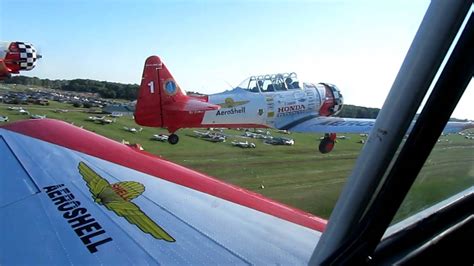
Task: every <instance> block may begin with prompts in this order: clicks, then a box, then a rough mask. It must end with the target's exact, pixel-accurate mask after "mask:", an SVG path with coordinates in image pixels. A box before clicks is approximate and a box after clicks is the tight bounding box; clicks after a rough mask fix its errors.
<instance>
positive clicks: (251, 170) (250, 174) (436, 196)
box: [0, 102, 474, 219]
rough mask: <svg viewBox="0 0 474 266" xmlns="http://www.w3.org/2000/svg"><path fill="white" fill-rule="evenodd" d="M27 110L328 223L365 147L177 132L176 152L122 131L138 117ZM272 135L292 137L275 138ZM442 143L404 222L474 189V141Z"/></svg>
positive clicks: (147, 131) (302, 138)
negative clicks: (219, 139) (106, 120)
mask: <svg viewBox="0 0 474 266" xmlns="http://www.w3.org/2000/svg"><path fill="white" fill-rule="evenodd" d="M8 106H11V105H6V104H0V115H6V116H8V117H9V118H10V121H16V120H20V119H28V117H27V116H24V115H20V114H18V112H17V111H11V110H7V107H8ZM24 107H25V108H26V109H28V110H29V111H30V113H32V114H40V115H46V116H47V117H48V118H55V119H60V120H64V121H66V122H70V123H74V124H75V125H77V126H83V127H84V128H85V129H88V130H90V131H93V132H96V133H98V134H101V135H104V136H106V137H109V138H111V139H114V140H117V141H122V140H126V141H129V142H130V143H140V144H141V145H142V146H143V147H144V149H145V150H146V151H148V152H151V153H154V154H156V155H159V156H162V157H163V158H165V159H167V160H170V161H173V162H175V163H178V164H180V165H184V166H187V167H190V168H192V169H195V170H197V171H199V172H203V173H206V174H208V175H210V176H213V177H216V178H219V179H221V180H224V181H226V182H229V183H232V184H236V185H238V186H241V187H244V188H247V189H249V190H253V191H256V192H258V193H261V194H263V195H265V196H267V197H270V198H272V199H275V200H277V201H280V202H283V203H285V204H288V205H291V206H294V207H297V208H300V209H303V210H305V211H308V212H310V213H313V214H315V215H317V216H320V217H323V218H328V217H329V215H330V213H331V211H332V208H333V207H334V205H335V203H336V200H337V198H338V196H339V193H340V191H341V190H342V187H343V185H344V183H345V181H346V178H347V176H348V175H349V174H350V171H351V169H352V167H353V166H354V163H355V160H356V158H357V156H358V154H359V152H360V150H361V148H362V144H359V143H357V141H358V140H359V139H360V136H359V135H350V134H348V135H346V136H347V137H349V138H350V139H346V140H339V141H338V143H337V144H336V148H335V149H334V150H333V152H331V153H329V154H326V155H323V154H320V153H319V152H318V151H317V145H318V142H319V137H321V136H322V134H299V133H292V134H291V135H290V136H291V137H292V138H294V139H295V145H294V146H271V145H266V144H263V142H262V141H261V140H254V139H247V140H249V141H252V142H254V143H256V145H257V148H256V149H241V148H238V147H233V146H232V145H231V144H230V142H231V141H232V140H241V141H244V140H245V139H244V138H242V137H240V136H239V135H241V134H242V133H243V132H241V131H237V130H225V133H226V134H228V135H230V136H232V137H230V139H228V140H227V141H226V142H225V143H211V142H207V141H204V140H201V139H197V138H195V137H192V136H188V135H192V132H193V130H191V129H184V130H180V131H178V134H179V136H180V143H179V144H177V145H174V146H172V145H170V144H168V143H164V142H159V141H154V140H151V139H150V138H151V136H152V135H153V134H158V133H167V132H166V131H165V130H164V129H155V128H143V131H141V132H139V133H135V134H134V133H131V132H127V131H125V130H123V127H124V126H126V127H136V128H138V127H139V126H137V125H136V124H135V122H134V121H133V119H132V117H126V116H124V117H120V118H117V120H116V122H115V123H113V124H110V125H99V124H95V123H93V122H90V121H86V118H87V117H89V116H91V115H93V114H89V113H86V112H85V111H87V110H86V109H81V108H74V107H72V106H71V105H70V104H63V103H57V102H51V103H50V105H49V106H37V105H27V106H24ZM55 109H68V110H69V112H67V113H55V112H54V111H53V110H55ZM272 135H274V136H278V135H281V136H288V135H282V134H278V133H276V132H272ZM441 139H442V141H440V142H439V143H438V144H437V146H436V148H435V149H434V150H433V151H432V154H431V156H430V158H429V160H428V161H427V163H426V164H425V167H424V169H423V170H422V172H421V174H420V176H419V178H418V179H417V181H416V184H415V186H414V187H413V189H412V191H411V192H410V194H409V195H408V197H407V199H406V200H405V203H404V205H403V207H402V208H401V210H400V212H399V214H398V216H397V219H400V218H402V217H405V216H407V215H408V214H411V213H414V212H416V211H418V210H420V209H421V208H425V207H428V206H430V205H431V204H432V203H434V202H437V201H439V200H441V199H444V198H446V197H448V196H450V195H452V194H454V193H455V192H459V191H462V190H463V189H465V188H467V187H469V186H472V185H474V167H473V165H474V141H473V140H467V139H464V138H463V137H462V136H459V135H451V136H448V137H442V138H441ZM262 185H263V186H264V188H263V189H262V188H261V186H262Z"/></svg>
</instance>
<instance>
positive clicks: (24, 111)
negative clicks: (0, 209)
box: [18, 109, 30, 115]
mask: <svg viewBox="0 0 474 266" xmlns="http://www.w3.org/2000/svg"><path fill="white" fill-rule="evenodd" d="M18 113H20V114H22V115H29V114H30V112H28V111H27V110H25V109H18Z"/></svg>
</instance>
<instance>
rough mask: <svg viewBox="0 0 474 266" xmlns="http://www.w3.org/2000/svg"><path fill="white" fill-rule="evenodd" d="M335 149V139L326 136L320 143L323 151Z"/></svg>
mask: <svg viewBox="0 0 474 266" xmlns="http://www.w3.org/2000/svg"><path fill="white" fill-rule="evenodd" d="M332 149H334V140H330V139H327V138H324V139H322V140H321V142H320V143H319V151H320V152H321V153H328V152H330V151H332Z"/></svg>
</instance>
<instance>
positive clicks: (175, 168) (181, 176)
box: [1, 119, 327, 232]
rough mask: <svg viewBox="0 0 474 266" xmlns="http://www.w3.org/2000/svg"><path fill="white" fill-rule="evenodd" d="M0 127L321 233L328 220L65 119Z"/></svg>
mask: <svg viewBox="0 0 474 266" xmlns="http://www.w3.org/2000/svg"><path fill="white" fill-rule="evenodd" d="M1 128H4V129H7V130H10V131H14V132H18V133H21V134H24V135H27V136H30V137H33V138H37V139H40V140H43V141H47V142H50V143H54V144H57V145H60V146H63V147H66V148H69V149H72V150H76V151H79V152H82V153H85V154H88V155H91V156H94V157H98V158H101V159H103V160H106V161H110V162H112V163H116V164H118V165H122V166H125V167H128V168H131V169H134V170H137V171H140V172H143V173H146V174H149V175H152V176H155V177H159V178H162V179H164V180H168V181H170V182H173V183H176V184H179V185H182V186H186V187H189V188H192V189H194V190H197V191H201V192H203V193H207V194H210V195H213V196H216V197H219V198H222V199H225V200H228V201H231V202H234V203H237V204H240V205H243V206H246V207H249V208H252V209H255V210H258V211H261V212H264V213H267V214H270V215H273V216H276V217H279V218H281V219H285V220H287V221H290V222H293V223H296V224H299V225H302V226H306V227H308V228H311V229H314V230H317V231H320V232H322V231H323V230H324V228H325V227H326V223H327V221H326V220H324V219H321V218H318V217H316V216H313V215H311V214H309V213H306V212H303V211H301V210H298V209H295V208H292V207H289V206H286V205H284V204H281V203H278V202H275V201H273V200H270V199H268V198H265V197H263V196H262V195H260V194H257V193H254V192H251V191H248V190H245V189H242V188H240V187H237V186H233V185H230V184H227V183H225V182H222V181H220V180H217V179H214V178H211V177H209V176H206V175H204V174H201V173H199V172H196V171H193V170H190V169H187V168H185V167H183V166H180V165H177V164H175V163H172V162H169V161H166V160H163V159H161V158H158V157H155V156H150V154H143V153H141V152H137V151H135V150H133V149H131V148H130V147H128V146H126V145H123V144H120V143H118V142H116V141H113V140H111V139H108V138H105V137H103V136H100V135H97V134H95V133H92V132H90V131H87V130H84V129H80V128H78V127H75V126H73V125H70V124H68V123H66V122H62V121H59V120H53V119H41V120H24V121H19V122H14V123H10V124H8V125H4V126H2V127H1ZM131 152H135V154H134V156H130V153H131ZM157 165H159V166H160V167H156V166H157Z"/></svg>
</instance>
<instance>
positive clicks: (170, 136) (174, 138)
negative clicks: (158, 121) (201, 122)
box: [168, 134, 179, 145]
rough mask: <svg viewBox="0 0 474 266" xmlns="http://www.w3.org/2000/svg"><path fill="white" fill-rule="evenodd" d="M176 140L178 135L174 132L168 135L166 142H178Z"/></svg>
mask: <svg viewBox="0 0 474 266" xmlns="http://www.w3.org/2000/svg"><path fill="white" fill-rule="evenodd" d="M178 141H179V137H178V135H176V134H171V135H169V136H168V142H169V143H170V144H173V145H175V144H176V143H178Z"/></svg>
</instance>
